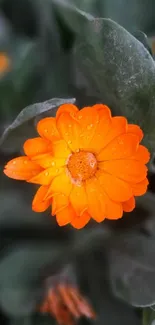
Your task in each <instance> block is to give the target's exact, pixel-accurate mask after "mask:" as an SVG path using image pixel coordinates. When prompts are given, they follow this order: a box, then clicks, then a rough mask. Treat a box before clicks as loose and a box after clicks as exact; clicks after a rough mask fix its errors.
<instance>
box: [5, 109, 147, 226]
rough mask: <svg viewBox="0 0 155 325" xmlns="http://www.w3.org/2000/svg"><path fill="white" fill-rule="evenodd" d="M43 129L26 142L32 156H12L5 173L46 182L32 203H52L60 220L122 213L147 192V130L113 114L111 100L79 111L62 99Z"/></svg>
mask: <svg viewBox="0 0 155 325" xmlns="http://www.w3.org/2000/svg"><path fill="white" fill-rule="evenodd" d="M37 131H38V133H39V135H40V137H38V138H34V139H29V140H27V141H26V142H25V143H24V151H25V154H26V156H22V157H18V158H16V159H13V160H11V161H10V162H8V164H7V165H6V166H5V169H4V173H5V174H6V175H7V176H9V177H12V178H14V179H20V180H26V181H27V182H30V183H36V184H39V185H41V186H40V188H39V189H38V191H37V193H36V195H35V197H34V199H33V203H32V209H33V210H34V211H36V212H42V211H45V210H46V209H47V208H48V207H49V206H50V205H51V204H52V215H56V220H57V222H58V224H59V225H60V226H63V225H66V224H69V223H70V224H71V225H72V226H73V227H75V228H78V229H80V228H82V227H84V226H85V225H86V224H87V223H88V222H89V220H90V218H93V219H94V220H96V221H97V222H101V221H103V220H104V219H105V218H107V219H119V218H121V217H122V215H123V211H125V212H129V211H132V210H133V209H134V207H135V198H134V197H135V196H140V195H143V194H144V193H145V192H146V190H147V186H148V180H147V167H146V166H145V164H146V163H147V162H148V161H149V158H150V155H149V152H148V150H147V149H146V148H145V147H144V146H143V145H141V144H140V142H141V140H142V138H143V132H142V130H141V129H140V128H139V126H137V125H133V124H128V123H127V120H126V119H125V118H124V117H120V116H119V117H112V116H111V112H110V109H109V108H108V107H107V106H105V105H102V104H97V105H94V106H92V107H85V108H83V109H81V110H80V111H79V110H78V108H77V107H76V106H75V105H73V104H65V105H62V106H60V107H59V109H58V111H57V114H56V117H55V118H54V117H49V118H44V119H42V120H41V121H39V123H38V125H37Z"/></svg>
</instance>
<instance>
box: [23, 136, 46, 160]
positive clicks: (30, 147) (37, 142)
mask: <svg viewBox="0 0 155 325" xmlns="http://www.w3.org/2000/svg"><path fill="white" fill-rule="evenodd" d="M23 148H24V152H25V154H26V155H27V156H30V157H33V156H35V155H39V154H42V153H45V152H47V151H49V150H50V147H49V142H48V141H46V140H45V139H42V138H39V137H38V138H34V139H29V140H27V141H25V143H24V147H23Z"/></svg>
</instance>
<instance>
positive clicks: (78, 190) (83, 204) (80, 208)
mask: <svg viewBox="0 0 155 325" xmlns="http://www.w3.org/2000/svg"><path fill="white" fill-rule="evenodd" d="M69 199H70V201H71V204H72V206H73V209H74V210H75V212H76V214H77V215H78V216H81V214H82V213H83V212H84V211H85V210H86V209H87V207H88V203H87V196H86V191H85V188H84V186H82V185H79V186H77V185H73V188H72V191H71V193H70V196H69Z"/></svg>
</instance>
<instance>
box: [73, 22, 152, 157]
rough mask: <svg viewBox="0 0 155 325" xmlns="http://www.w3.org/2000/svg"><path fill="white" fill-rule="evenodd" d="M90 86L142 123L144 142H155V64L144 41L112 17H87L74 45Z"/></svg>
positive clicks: (102, 99)
mask: <svg viewBox="0 0 155 325" xmlns="http://www.w3.org/2000/svg"><path fill="white" fill-rule="evenodd" d="M75 58H76V61H77V63H78V68H79V69H80V70H81V71H82V74H83V76H84V78H85V79H86V80H87V84H88V89H89V91H90V89H93V91H95V92H96V95H97V97H98V101H100V102H104V103H106V104H108V105H109V106H110V107H111V108H112V109H113V112H114V113H116V114H121V115H124V116H126V117H127V118H128V119H129V121H130V122H132V123H137V124H139V125H140V126H141V127H142V129H143V130H144V133H145V140H144V142H145V144H146V146H148V147H149V148H150V149H151V150H152V151H153V150H154V144H155V132H154V123H155V113H154V107H155V63H154V61H153V59H152V57H151V56H150V54H149V52H148V51H147V50H146V48H144V46H143V45H142V43H141V42H139V41H138V40H137V39H135V38H134V37H133V36H132V35H131V34H130V33H128V32H127V31H126V30H125V29H124V28H122V27H121V26H119V25H118V24H116V23H115V22H113V21H111V20H109V19H100V18H96V19H93V20H89V19H88V23H87V26H86V27H85V29H84V30H83V34H82V35H80V36H79V38H78V40H77V42H76V46H75Z"/></svg>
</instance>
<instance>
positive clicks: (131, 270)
mask: <svg viewBox="0 0 155 325" xmlns="http://www.w3.org/2000/svg"><path fill="white" fill-rule="evenodd" d="M102 18H103V19H102ZM105 18H110V19H112V21H110V20H107V19H105ZM116 23H117V24H116ZM118 24H119V25H118ZM121 26H122V27H124V28H125V29H124V28H122V27H121ZM133 36H134V37H133ZM154 39H155V2H154V0H147V1H146V0H141V1H139V0H130V1H127V0H117V1H116V0H68V1H67V0H0V133H1V135H2V133H3V132H4V130H6V131H5V133H4V134H3V136H2V138H1V147H0V171H1V174H0V312H1V316H0V317H1V318H0V322H1V323H2V324H4V325H5V324H9V325H18V324H20V325H31V324H32V325H33V324H34V325H35V324H36V325H42V324H47V325H48V324H52V323H55V320H54V319H52V317H48V316H47V317H46V316H42V315H40V314H39V313H36V305H37V304H38V301H39V300H38V299H39V297H41V296H42V295H43V288H42V284H43V280H44V278H45V277H46V276H49V275H51V274H55V273H57V272H58V271H59V270H61V268H63V267H65V265H66V264H68V263H70V265H71V266H72V267H73V268H74V272H73V273H74V281H76V283H78V286H79V287H80V288H81V290H82V292H83V293H84V295H86V296H88V298H89V299H90V301H91V302H92V304H93V306H94V308H95V310H96V313H97V315H98V317H97V320H96V323H97V324H104V325H113V324H119V325H128V324H131V323H132V324H135V325H140V324H143V325H153V324H154V322H155V312H154V304H155V167H154V147H155V127H154V126H155V65H154V54H155V45H154V44H155V43H154ZM51 98H54V99H53V100H51ZM74 98H75V99H76V103H77V104H78V105H79V106H80V107H82V106H84V105H87V106H88V105H89V104H94V103H96V102H103V103H106V104H108V105H109V106H110V107H111V108H112V110H113V113H114V114H115V113H117V114H123V115H124V116H126V117H128V119H129V120H130V121H131V122H133V123H138V124H139V125H141V126H142V128H143V129H144V131H145V144H146V145H147V147H149V149H150V150H151V152H152V157H153V158H152V161H151V163H150V165H149V180H150V186H149V191H148V193H147V194H146V195H145V196H144V197H142V198H140V199H138V200H137V207H136V209H135V211H134V212H133V213H130V215H129V214H128V215H127V216H124V218H123V219H122V220H120V221H117V222H114V221H113V222H104V223H103V224H102V225H100V226H96V225H95V224H94V223H93V222H92V223H91V224H90V225H88V226H87V227H86V228H85V229H84V230H81V231H78V232H76V231H74V230H73V229H71V228H70V227H69V226H68V227H65V228H59V227H58V226H57V225H56V223H55V220H54V218H52V219H51V217H50V211H48V212H47V213H44V214H41V213H40V214H35V213H33V212H32V211H31V200H32V196H33V194H34V193H35V190H36V189H35V186H34V187H32V186H30V185H29V184H25V183H23V182H16V181H14V180H11V179H7V178H6V177H5V176H4V175H3V173H2V170H3V166H4V164H5V162H6V161H8V160H9V159H11V158H12V157H14V156H15V155H18V154H19V153H20V152H21V151H22V147H21V144H22V143H23V141H24V140H25V139H26V138H28V137H30V135H31V136H33V135H34V132H35V124H36V122H37V119H38V118H40V117H42V116H46V115H54V114H55V111H56V109H57V106H59V105H60V104H61V103H63V102H66V101H67V100H68V101H71V102H74V101H75V99H74ZM45 101H46V102H45ZM41 102H45V103H44V104H37V105H34V106H33V104H34V103H41ZM29 105H32V106H29ZM26 106H29V107H28V108H26V110H24V111H22V113H21V115H19V116H18V117H17V118H16V116H17V115H18V114H20V112H21V110H22V109H23V108H24V107H26ZM13 121H14V122H13ZM72 276H73V275H72V272H71V274H70V277H71V278H72ZM88 323H89V322H88V320H85V319H83V320H81V324H88Z"/></svg>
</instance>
